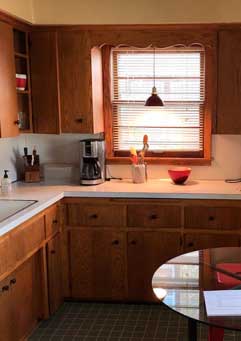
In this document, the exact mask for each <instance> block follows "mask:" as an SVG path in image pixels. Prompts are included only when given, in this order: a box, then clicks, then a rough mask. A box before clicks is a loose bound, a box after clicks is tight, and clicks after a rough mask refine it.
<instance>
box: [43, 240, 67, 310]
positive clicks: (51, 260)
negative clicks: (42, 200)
mask: <svg viewBox="0 0 241 341" xmlns="http://www.w3.org/2000/svg"><path fill="white" fill-rule="evenodd" d="M47 264H48V289H49V310H50V314H53V313H54V312H55V311H56V310H57V309H58V308H59V306H60V305H61V303H62V302H63V294H62V273H61V269H62V264H61V234H60V233H58V234H57V235H56V236H55V237H54V238H53V239H51V240H50V241H49V242H48V244H47Z"/></svg>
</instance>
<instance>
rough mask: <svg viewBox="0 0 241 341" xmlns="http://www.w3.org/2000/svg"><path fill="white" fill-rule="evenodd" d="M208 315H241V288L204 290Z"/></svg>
mask: <svg viewBox="0 0 241 341" xmlns="http://www.w3.org/2000/svg"><path fill="white" fill-rule="evenodd" d="M203 293H204V299H205V304H206V311H207V315H208V316H241V290H214V291H204V292H203Z"/></svg>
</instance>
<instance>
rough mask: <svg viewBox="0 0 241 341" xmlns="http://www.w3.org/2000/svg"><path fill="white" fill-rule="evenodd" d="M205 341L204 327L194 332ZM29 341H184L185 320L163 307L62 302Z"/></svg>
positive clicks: (235, 340) (229, 336)
mask: <svg viewBox="0 0 241 341" xmlns="http://www.w3.org/2000/svg"><path fill="white" fill-rule="evenodd" d="M198 334H199V339H198V340H200V341H204V340H205V341H206V340H207V327H206V326H204V325H202V326H201V327H199V330H198ZM29 340H31V341H35V340H36V341H37V340H38V341H39V340H44V341H48V340H51V341H62V340H68V341H69V340H73V341H74V340H81V341H90V340H92V341H94V340H95V341H109V340H110V341H117V340H120V341H142V340H143V341H186V340H187V320H186V318H184V317H182V316H180V315H178V314H176V313H174V312H172V311H171V310H169V309H168V308H166V307H164V306H163V305H144V304H113V303H111V304H108V303H106V304H104V303H80V302H65V303H64V304H63V305H62V306H61V308H60V309H59V310H58V311H57V313H56V314H55V315H54V316H52V317H51V318H50V319H49V320H47V321H43V322H41V323H40V325H39V326H38V328H37V329H36V330H35V331H34V332H33V334H32V335H31V336H30V337H29ZM224 340H225V341H241V332H240V333H235V332H232V331H227V332H225V338H224Z"/></svg>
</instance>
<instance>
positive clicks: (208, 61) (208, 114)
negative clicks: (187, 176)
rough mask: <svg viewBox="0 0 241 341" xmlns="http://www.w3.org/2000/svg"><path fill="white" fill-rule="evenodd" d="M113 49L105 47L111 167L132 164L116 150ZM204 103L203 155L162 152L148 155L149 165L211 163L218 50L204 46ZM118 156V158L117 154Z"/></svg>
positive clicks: (105, 101) (105, 106) (105, 104)
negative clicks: (112, 81)
mask: <svg viewBox="0 0 241 341" xmlns="http://www.w3.org/2000/svg"><path fill="white" fill-rule="evenodd" d="M112 47H114V46H109V45H104V46H103V47H102V63H103V64H102V65H103V112H104V126H105V140H106V162H107V163H108V164H130V163H131V161H130V157H129V156H127V153H126V152H121V151H119V152H118V153H115V152H114V150H113V133H112V129H113V124H112V102H111V86H112V85H111V77H112V75H111V49H112ZM204 48H205V102H204V129H203V133H204V139H203V144H204V146H203V147H204V149H203V156H201V157H200V152H183V153H182V157H180V152H168V155H167V152H163V153H161V155H160V156H158V157H157V156H156V153H152V152H151V151H150V152H148V154H147V156H146V161H147V162H148V164H173V165H210V164H211V139H212V117H213V115H214V112H215V108H216V87H217V85H216V48H215V47H214V46H209V45H207V46H205V45H204ZM116 154H118V155H116Z"/></svg>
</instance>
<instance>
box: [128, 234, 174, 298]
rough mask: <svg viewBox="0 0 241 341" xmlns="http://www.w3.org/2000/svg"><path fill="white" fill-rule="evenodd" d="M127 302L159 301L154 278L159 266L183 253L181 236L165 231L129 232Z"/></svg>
mask: <svg viewBox="0 0 241 341" xmlns="http://www.w3.org/2000/svg"><path fill="white" fill-rule="evenodd" d="M127 243H128V247H127V268H128V273H127V277H128V300H129V301H141V302H143V301H145V302H156V301H158V300H157V298H156V297H155V295H154V293H153V290H152V276H153V275H154V272H155V271H156V270H157V268H158V267H159V266H161V265H162V264H163V263H165V262H166V261H167V260H168V259H169V258H172V257H174V256H177V255H179V254H180V251H181V234H180V233H179V232H164V231H161V232H160V231H158V232H157V231H148V232H147V231H144V232H143V231H135V232H128V241H127Z"/></svg>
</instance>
